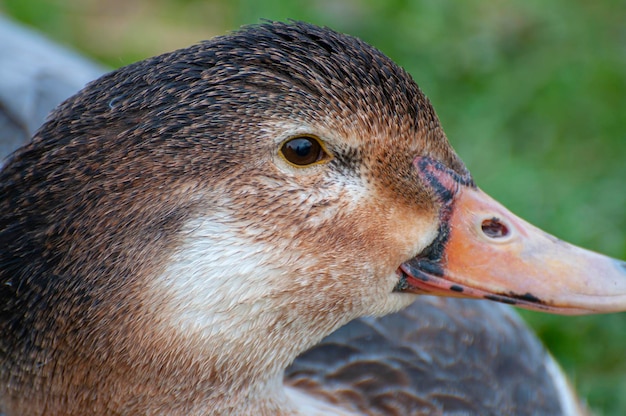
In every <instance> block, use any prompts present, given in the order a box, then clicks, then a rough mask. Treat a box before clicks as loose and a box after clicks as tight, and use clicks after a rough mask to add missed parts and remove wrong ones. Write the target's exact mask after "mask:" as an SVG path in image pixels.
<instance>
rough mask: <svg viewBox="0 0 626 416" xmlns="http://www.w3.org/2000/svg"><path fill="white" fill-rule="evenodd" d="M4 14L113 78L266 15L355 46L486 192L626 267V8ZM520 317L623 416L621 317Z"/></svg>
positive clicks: (200, 7)
mask: <svg viewBox="0 0 626 416" xmlns="http://www.w3.org/2000/svg"><path fill="white" fill-rule="evenodd" d="M0 11H3V12H4V13H6V14H9V15H12V16H13V17H14V18H16V19H18V20H20V21H22V22H25V23H27V24H30V25H32V26H34V27H36V28H38V29H39V30H41V31H44V32H46V33H47V34H49V36H51V37H52V38H54V39H56V40H58V41H60V42H62V43H66V44H68V45H70V46H72V47H74V48H77V49H79V50H81V51H82V52H84V53H86V54H87V55H89V56H91V57H93V58H95V59H98V60H100V61H102V62H105V63H107V64H108V65H110V66H113V67H117V66H121V65H124V64H128V63H130V62H133V61H135V60H138V59H141V58H144V57H147V56H150V55H154V54H157V53H161V52H165V51H168V50H171V49H174V48H178V47H183V46H187V45H188V44H191V43H194V42H196V41H198V40H201V39H206V38H210V37H212V36H214V35H217V34H221V33H225V32H228V31H230V30H233V29H236V28H237V27H239V26H240V25H242V24H250V23H257V22H259V20H260V19H261V18H267V19H272V20H285V19H288V18H292V19H297V20H307V21H311V22H313V23H317V24H321V25H326V26H329V27H332V28H334V29H336V30H339V31H342V32H346V33H350V34H353V35H356V36H359V37H361V38H363V39H364V40H366V41H368V42H369V43H371V44H373V45H375V46H376V47H378V48H379V49H381V50H382V51H384V52H385V53H386V54H387V55H389V56H390V57H392V58H393V59H394V60H396V61H397V62H398V63H400V64H401V65H403V66H404V67H405V68H406V69H407V70H408V71H409V72H410V73H412V74H413V76H414V78H415V79H416V81H417V82H418V83H419V84H420V86H421V87H422V89H423V90H424V91H425V92H426V94H427V95H428V96H429V97H430V98H431V100H432V102H433V104H434V105H435V108H436V109H437V111H438V113H439V115H440V117H441V119H442V122H443V125H444V127H445V129H446V131H447V133H448V136H449V138H450V140H451V142H452V143H453V145H454V146H455V148H456V149H457V151H458V152H459V154H460V155H461V156H462V157H463V159H464V160H465V161H466V163H467V165H468V166H469V168H470V169H471V170H472V172H473V173H474V176H475V179H476V181H477V182H478V184H479V185H480V186H481V187H482V188H483V189H485V190H486V191H488V192H489V193H491V194H492V195H493V196H494V197H496V198H497V199H499V200H500V201H501V202H503V203H504V204H505V205H507V206H509V207H510V208H511V209H512V210H514V211H516V212H517V213H518V214H520V215H522V216H523V217H525V218H527V219H528V220H530V221H531V222H534V223H535V224H537V225H539V226H541V227H542V228H544V229H546V230H548V231H550V232H552V233H554V234H556V235H558V236H559V237H561V238H563V239H566V240H570V241H572V242H574V243H577V244H580V245H583V246H586V247H589V248H592V249H595V250H598V251H602V252H605V253H607V254H609V255H612V256H614V257H620V258H622V259H624V258H626V209H625V207H626V2H623V1H620V0H598V1H586V0H552V1H549V2H548V1H541V0H494V1H477V0H471V1H451V0H413V1H411V0H346V1H339V0H321V1H316V2H313V1H303V0H299V1H291V2H287V1H278V0H267V1H256V0H135V1H133V0H108V1H97V0H0ZM0 47H1V46H0ZM590 272H591V273H593V271H590ZM524 316H525V317H526V318H527V319H528V320H529V322H530V323H531V324H532V325H533V326H534V327H535V328H536V330H537V331H538V333H539V335H540V336H541V337H542V338H543V339H544V341H545V342H546V344H547V345H548V347H549V348H550V349H551V350H552V351H553V352H554V354H555V356H556V357H557V359H558V360H559V361H560V362H561V363H562V364H563V366H564V367H565V369H566V371H567V373H568V374H569V376H570V377H571V378H572V379H573V380H574V383H575V384H576V388H577V389H578V391H579V392H580V393H581V395H583V396H586V397H587V398H588V401H589V403H590V405H591V407H592V408H593V409H595V410H596V411H599V412H600V413H602V414H614V415H622V414H625V413H626V354H625V351H626V350H625V349H624V348H625V347H624V345H626V314H621V315H612V316H597V317H574V318H563V317H553V316H546V315H542V314H535V313H524Z"/></svg>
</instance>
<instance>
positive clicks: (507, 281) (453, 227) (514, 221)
mask: <svg viewBox="0 0 626 416" xmlns="http://www.w3.org/2000/svg"><path fill="white" fill-rule="evenodd" d="M415 165H416V167H417V168H418V170H419V171H420V176H421V177H422V180H425V181H427V182H428V183H430V185H431V186H432V187H433V189H434V190H435V193H436V194H438V195H440V199H441V200H442V202H443V208H442V218H441V221H442V223H441V227H440V235H439V237H438V239H437V240H436V241H435V242H434V243H433V245H432V246H431V247H430V248H429V249H428V250H426V252H425V253H423V254H422V255H420V256H418V257H416V258H414V259H412V260H410V261H408V262H406V263H404V264H402V265H401V266H400V269H399V273H401V275H402V282H403V285H404V287H402V288H401V289H402V290H403V291H407V292H414V293H426V294H433V295H439V296H457V297H469V298H484V299H490V300H495V301H499V302H504V303H508V304H512V305H516V306H521V307H524V308H528V309H536V310H542V311H546V312H553V313H560V314H586V313H604V312H618V311H625V310H626V263H625V262H624V261H621V260H617V259H613V258H610V257H607V256H604V255H602V254H598V253H595V252H592V251H589V250H585V249H582V248H579V247H576V246H574V245H571V244H568V243H566V242H564V241H561V240H559V239H558V238H556V237H554V236H552V235H550V234H548V233H546V232H544V231H542V230H540V229H538V228H536V227H534V226H533V225H531V224H529V223H527V222H526V221H524V220H522V219H521V218H519V217H517V216H516V215H515V214H513V213H511V212H510V211H509V210H507V209H506V208H505V207H504V206H502V205H501V204H500V203H498V202H497V201H495V200H494V199H492V198H491V197H489V196H488V195H487V194H485V193H484V192H482V191H481V190H480V189H478V188H477V187H475V186H474V185H473V183H472V182H471V180H467V179H463V178H459V177H458V175H456V174H455V173H453V172H451V171H450V170H449V169H447V168H445V167H442V165H440V164H438V163H437V162H434V161H432V160H430V159H426V158H419V159H416V163H415Z"/></svg>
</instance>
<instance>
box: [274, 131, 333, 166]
mask: <svg viewBox="0 0 626 416" xmlns="http://www.w3.org/2000/svg"><path fill="white" fill-rule="evenodd" d="M280 153H281V154H282V156H283V157H284V158H285V159H286V160H287V162H289V163H291V164H293V165H296V166H307V165H312V164H313V163H315V162H319V161H320V160H322V159H324V158H325V157H326V156H328V154H327V153H326V152H325V151H324V148H323V147H322V144H321V143H320V142H319V140H318V139H317V138H315V137H310V136H298V137H294V138H292V139H289V140H287V141H286V142H285V143H283V145H282V147H281V148H280Z"/></svg>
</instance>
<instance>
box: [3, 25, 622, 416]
mask: <svg viewBox="0 0 626 416" xmlns="http://www.w3.org/2000/svg"><path fill="white" fill-rule="evenodd" d="M433 296H437V297H433ZM459 298H465V299H459ZM485 300H487V301H495V302H499V304H498V303H489V304H487V303H485ZM507 305H514V306H518V307H522V308H527V309H534V310H540V311H544V312H549V313H560V314H583V313H609V312H620V311H624V310H626V263H625V262H624V261H622V260H619V259H613V258H610V257H607V256H604V255H601V254H598V253H594V252H591V251H588V250H585V249H582V248H578V247H575V246H573V245H570V244H568V243H566V242H563V241H561V240H559V239H557V238H556V237H553V236H551V235H549V234H547V233H545V232H543V231H541V230H540V229H538V228H535V227H534V226H532V225H531V224H529V223H527V222H525V221H524V220H522V219H521V218H519V217H517V216H515V215H514V214H513V213H511V212H510V211H509V210H507V209H506V208H505V207H504V206H502V205H501V204H499V203H498V202H497V201H495V200H494V199H492V198H490V197H489V196H488V195H487V194H486V193H484V192H483V191H482V190H480V188H478V186H477V185H476V184H475V182H474V180H473V178H472V176H471V174H470V172H469V171H468V169H467V168H466V166H465V165H464V163H463V162H462V160H461V159H460V158H459V157H458V156H457V154H456V153H455V151H454V150H453V148H452V147H451V145H450V144H449V142H448V140H447V138H446V136H445V133H444V131H443V129H442V127H441V124H440V122H439V120H438V118H437V116H436V113H435V111H434V109H433V107H432V105H431V104H430V102H429V101H428V99H427V98H426V96H425V95H424V94H423V92H422V91H421V90H420V89H419V87H418V86H417V84H416V83H415V82H414V81H413V79H412V77H411V76H410V75H409V74H408V73H407V72H406V71H404V70H403V69H402V68H400V67H399V66H397V65H396V64H395V63H393V62H392V61H391V60H390V59H389V58H387V57H386V56H385V55H384V54H383V53H382V52H380V51H378V50H377V49H375V48H373V47H372V46H369V45H368V44H366V43H364V42H362V41H361V40H359V39H357V38H355V37H351V36H349V35H345V34H340V33H338V32H335V31H333V30H331V29H328V28H322V27H318V26H315V25H312V24H308V23H303V22H288V23H284V22H265V23H262V24H259V25H253V26H247V27H244V28H242V29H240V30H238V31H236V32H234V33H232V34H229V35H224V36H220V37H216V38H214V39H212V40H209V41H205V42H202V43H199V44H197V45H193V46H191V47H189V48H186V49H181V50H177V51H174V52H170V53H166V54H164V55H160V56H157V57H153V58H149V59H147V60H144V61H141V62H138V63H135V64H131V65H129V66H126V67H123V68H121V69H118V70H115V71H113V72H111V73H108V74H106V75H104V76H103V77H101V78H99V79H98V80H96V81H94V82H92V83H90V84H89V85H88V86H87V87H85V88H84V89H82V90H81V91H80V92H79V93H78V94H76V95H74V96H73V97H71V98H69V99H68V100H66V101H65V102H63V103H62V104H61V105H60V106H59V107H57V108H56V109H55V110H54V111H53V113H52V114H51V115H50V116H49V117H48V119H47V121H46V122H45V123H44V124H43V126H42V127H41V128H40V129H39V130H38V131H37V132H36V133H35V135H34V137H33V138H32V140H31V141H30V142H29V143H27V144H26V145H24V146H23V147H21V148H20V149H18V150H17V151H16V152H14V153H13V154H12V155H11V156H10V157H9V159H8V160H7V162H6V164H5V165H4V166H3V168H2V171H1V172H0V333H1V334H2V336H1V337H0V413H2V414H4V416H13V415H39V414H47V415H84V414H98V415H108V414H111V415H112V414H163V415H166V414H167V415H206V414H215V415H250V414H254V415H328V414H337V415H354V414H371V415H374V414H381V415H382V414H386V415H387V414H389V415H391V414H402V415H407V414H559V413H561V414H576V413H582V412H584V409H583V408H582V406H580V404H579V403H578V402H577V399H576V397H575V395H574V393H573V392H572V391H571V389H570V388H569V386H568V385H567V381H566V380H565V378H564V376H563V375H562V374H561V373H560V370H559V369H558V366H557V365H556V364H555V363H554V361H553V360H552V359H551V358H550V357H549V356H548V355H547V353H545V351H544V350H543V347H542V346H541V345H540V344H539V343H538V342H537V341H536V339H535V338H533V337H531V336H528V334H527V332H525V329H524V328H525V327H524V325H523V323H522V322H521V321H520V320H519V318H518V317H517V316H516V315H515V314H512V313H511V311H510V309H508V306H507ZM494 311H496V313H495V317H494ZM494 327H497V330H495V331H494ZM442 333H443V334H445V333H456V334H457V335H458V336H457V337H438V334H442ZM498 334H507V337H506V340H502V339H501V338H500V337H499V336H498ZM450 340H455V341H454V342H450ZM509 340H510V343H508V344H507V342H509ZM418 345H419V347H417V346H418ZM463 352H464V353H465V354H462V353H463ZM459 354H461V355H459ZM482 361H487V362H488V363H489V364H490V366H482V365H481V362H482ZM486 369H488V371H487V370H486ZM500 390H501V391H502V392H501V393H500ZM533 406H536V409H540V410H538V411H535V410H529V409H531V408H532V407H533Z"/></svg>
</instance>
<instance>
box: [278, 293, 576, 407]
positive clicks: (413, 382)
mask: <svg viewBox="0 0 626 416" xmlns="http://www.w3.org/2000/svg"><path fill="white" fill-rule="evenodd" d="M285 383H286V384H287V385H290V386H292V387H295V388H298V389H302V390H306V392H307V393H308V394H312V395H314V396H317V397H319V398H322V399H324V400H325V401H328V402H330V403H333V404H338V405H342V406H346V407H351V410H355V411H358V412H363V413H365V414H368V415H413V414H428V415H430V414H435V415H437V414H445V415H468V414H469V415H503V414H508V415H551V416H554V415H561V414H563V415H564V414H568V415H569V414H576V413H579V412H582V410H581V409H580V408H579V405H578V403H577V402H576V399H575V398H574V397H573V395H572V393H571V390H569V387H568V385H567V382H566V381H565V379H564V378H563V376H562V374H561V373H560V370H559V369H558V366H557V365H556V364H555V362H554V361H553V359H552V357H551V356H550V355H549V353H548V352H547V351H546V350H545V348H544V347H543V346H542V344H541V343H540V341H539V340H538V339H537V337H536V336H535V335H534V334H533V333H532V332H531V331H530V330H529V329H528V327H527V326H526V325H525V324H524V323H523V322H522V320H521V319H520V317H519V316H518V315H517V314H516V313H515V312H514V311H513V310H512V309H511V308H510V307H508V306H506V305H501V304H496V303H489V302H484V301H482V302H481V301H474V300H467V299H454V298H434V297H429V296H420V297H419V299H418V300H417V301H416V302H415V303H413V304H412V305H411V306H409V307H408V308H406V309H405V310H403V311H401V312H398V313H395V314H393V315H387V316H384V317H381V318H362V319H357V320H355V321H352V322H351V323H349V324H348V325H346V326H344V327H342V328H340V329H339V330H338V331H336V332H334V333H333V334H331V335H329V336H328V337H326V338H325V339H324V340H323V341H322V342H321V343H320V344H318V345H317V346H315V347H314V348H312V349H310V350H309V351H307V352H305V353H304V354H302V355H300V356H299V357H298V358H297V359H296V360H295V362H294V363H293V365H292V366H291V367H289V368H288V369H287V371H286V373H285Z"/></svg>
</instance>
